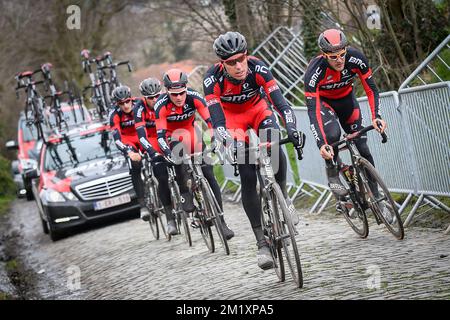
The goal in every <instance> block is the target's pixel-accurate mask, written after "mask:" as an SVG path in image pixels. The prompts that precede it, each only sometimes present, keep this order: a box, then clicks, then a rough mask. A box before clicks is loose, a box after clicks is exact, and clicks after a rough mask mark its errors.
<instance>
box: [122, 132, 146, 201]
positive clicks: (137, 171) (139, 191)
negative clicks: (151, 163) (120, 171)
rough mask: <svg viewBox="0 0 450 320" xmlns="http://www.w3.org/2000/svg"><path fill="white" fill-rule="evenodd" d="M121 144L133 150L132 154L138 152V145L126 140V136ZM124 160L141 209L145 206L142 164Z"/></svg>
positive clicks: (130, 139)
mask: <svg viewBox="0 0 450 320" xmlns="http://www.w3.org/2000/svg"><path fill="white" fill-rule="evenodd" d="M122 142H123V144H125V145H128V146H129V147H130V148H131V149H132V150H133V152H136V153H138V152H139V143H136V142H135V141H134V139H132V138H131V137H130V138H128V137H127V136H123V137H122ZM126 158H127V161H128V168H129V169H130V175H131V181H132V183H133V187H134V191H135V193H136V196H137V198H138V201H139V204H140V205H141V208H142V207H144V206H145V201H144V182H143V181H142V176H141V171H142V162H141V161H132V160H131V159H130V158H129V157H128V156H127V157H126Z"/></svg>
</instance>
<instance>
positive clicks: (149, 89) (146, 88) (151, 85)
mask: <svg viewBox="0 0 450 320" xmlns="http://www.w3.org/2000/svg"><path fill="white" fill-rule="evenodd" d="M139 90H140V91H141V94H142V95H143V96H150V97H151V96H156V95H157V94H159V93H160V92H161V82H159V80H158V79H155V78H148V79H145V80H144V81H142V82H141V83H140V84H139Z"/></svg>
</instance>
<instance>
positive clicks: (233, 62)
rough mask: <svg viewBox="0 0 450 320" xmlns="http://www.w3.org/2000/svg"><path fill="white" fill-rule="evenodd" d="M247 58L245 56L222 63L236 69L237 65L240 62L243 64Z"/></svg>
mask: <svg viewBox="0 0 450 320" xmlns="http://www.w3.org/2000/svg"><path fill="white" fill-rule="evenodd" d="M246 58H247V55H246V54H243V55H242V56H240V57H239V58H236V59H232V60H222V62H223V63H225V64H226V65H227V66H231V67H234V66H235V65H236V63H238V62H239V63H243V62H244V61H245V59H246Z"/></svg>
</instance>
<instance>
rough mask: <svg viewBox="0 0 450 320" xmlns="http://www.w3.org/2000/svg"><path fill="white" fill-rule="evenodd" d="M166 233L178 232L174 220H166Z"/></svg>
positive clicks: (173, 233) (172, 234)
mask: <svg viewBox="0 0 450 320" xmlns="http://www.w3.org/2000/svg"><path fill="white" fill-rule="evenodd" d="M167 233H168V234H170V235H171V236H174V235H176V234H178V230H177V225H176V223H175V220H169V221H167Z"/></svg>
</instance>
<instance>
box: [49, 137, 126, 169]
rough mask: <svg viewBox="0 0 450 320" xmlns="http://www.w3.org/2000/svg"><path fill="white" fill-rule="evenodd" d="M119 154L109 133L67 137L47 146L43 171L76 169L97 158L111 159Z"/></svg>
mask: <svg viewBox="0 0 450 320" xmlns="http://www.w3.org/2000/svg"><path fill="white" fill-rule="evenodd" d="M118 154H120V151H119V150H118V149H117V147H116V144H115V143H114V140H113V139H112V137H111V133H110V132H109V131H99V132H95V133H91V134H87V135H82V136H75V137H67V138H63V139H61V141H60V142H59V143H53V144H49V145H48V147H47V150H46V154H45V160H44V169H45V171H51V170H58V169H62V168H66V167H77V166H78V165H79V164H81V163H83V162H87V161H90V160H93V159H98V158H112V157H114V156H117V155H118Z"/></svg>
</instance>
